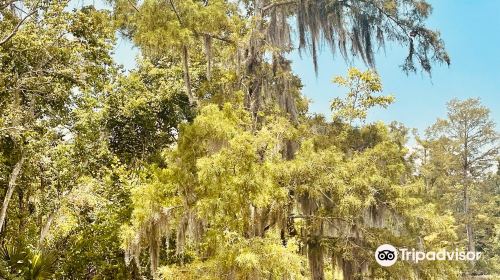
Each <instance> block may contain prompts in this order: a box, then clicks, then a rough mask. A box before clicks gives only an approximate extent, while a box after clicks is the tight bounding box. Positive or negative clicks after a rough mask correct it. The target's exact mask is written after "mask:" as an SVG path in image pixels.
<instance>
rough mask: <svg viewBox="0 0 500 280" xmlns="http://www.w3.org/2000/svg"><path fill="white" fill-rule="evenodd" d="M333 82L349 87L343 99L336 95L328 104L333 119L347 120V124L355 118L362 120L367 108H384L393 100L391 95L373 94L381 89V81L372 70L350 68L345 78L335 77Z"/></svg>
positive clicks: (364, 117)
mask: <svg viewBox="0 0 500 280" xmlns="http://www.w3.org/2000/svg"><path fill="white" fill-rule="evenodd" d="M333 82H334V83H335V84H337V85H339V86H342V87H347V88H348V89H349V92H348V93H347V96H346V97H345V98H344V99H341V98H339V97H336V98H334V99H333V101H332V103H331V105H330V107H331V109H332V111H333V118H334V120H338V121H347V122H348V123H349V124H351V123H352V121H354V120H356V119H359V120H361V121H364V120H365V119H366V114H367V111H368V109H370V108H372V107H375V106H382V107H384V108H386V107H387V106H389V104H391V103H392V102H394V97H393V96H373V94H374V93H379V92H381V91H382V83H381V82H380V77H379V76H378V75H377V74H376V73H375V72H373V71H372V70H367V71H365V72H361V71H359V70H358V69H356V68H350V69H349V72H348V74H347V77H346V78H344V77H340V76H339V77H335V78H334V79H333Z"/></svg>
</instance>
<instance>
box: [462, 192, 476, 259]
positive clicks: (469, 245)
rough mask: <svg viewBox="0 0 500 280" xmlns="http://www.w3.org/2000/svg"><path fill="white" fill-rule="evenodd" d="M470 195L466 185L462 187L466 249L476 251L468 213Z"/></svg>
mask: <svg viewBox="0 0 500 280" xmlns="http://www.w3.org/2000/svg"><path fill="white" fill-rule="evenodd" d="M469 204H470V197H469V192H468V187H467V186H465V187H464V214H465V230H466V233H467V249H468V250H469V251H471V252H474V251H476V248H475V244H474V232H473V229H472V224H471V219H470V214H469Z"/></svg>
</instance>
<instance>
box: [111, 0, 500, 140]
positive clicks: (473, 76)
mask: <svg viewBox="0 0 500 280" xmlns="http://www.w3.org/2000/svg"><path fill="white" fill-rule="evenodd" d="M429 2H430V3H431V4H432V6H433V13H432V15H431V16H430V17H429V19H428V21H427V25H428V27H430V28H432V29H437V30H439V31H440V32H441V35H442V38H443V39H444V41H445V44H446V49H447V51H448V54H449V55H450V57H451V66H450V67H448V66H446V65H441V66H440V65H433V71H432V77H429V75H427V74H426V73H418V72H417V73H416V74H410V75H408V76H407V75H406V74H405V73H403V72H402V71H401V68H400V67H399V66H400V65H401V64H402V63H403V61H404V58H405V56H406V54H407V48H406V47H405V46H399V45H389V44H388V45H387V47H386V51H385V53H384V51H383V50H381V51H380V52H379V53H377V55H376V69H377V72H378V73H379V75H380V76H381V78H382V83H383V87H384V94H392V95H394V96H395V98H396V101H395V103H394V104H392V105H391V106H389V107H388V108H387V109H373V110H371V111H370V112H369V114H368V121H378V120H382V121H384V122H391V121H394V120H397V121H399V122H402V123H404V124H405V125H406V126H407V127H410V128H417V129H418V130H419V131H423V130H424V129H425V128H426V127H428V126H430V125H432V124H433V123H434V122H435V120H436V119H437V118H438V117H441V118H443V117H446V103H447V102H448V101H449V100H451V99H453V98H458V99H466V98H471V97H474V98H475V97H479V98H480V99H481V101H482V103H483V104H484V105H485V106H487V107H488V108H490V110H491V117H492V119H493V120H494V121H495V122H496V123H497V125H498V124H500V53H499V50H500V30H499V28H500V1H497V0H430V1H429ZM324 49H325V50H324V51H323V52H322V53H321V54H320V55H319V58H318V61H319V68H318V69H319V70H318V75H317V76H316V75H315V74H314V68H313V63H312V59H311V57H310V55H308V54H306V53H302V56H299V54H298V52H294V53H292V54H290V56H289V58H290V59H291V60H292V61H293V64H292V69H293V70H294V72H295V73H296V74H297V75H298V76H299V77H300V78H301V79H302V83H303V84H304V88H303V94H304V95H305V96H306V97H307V98H308V99H309V100H310V101H311V104H310V107H309V110H310V112H312V113H320V114H324V115H325V116H328V117H329V116H330V115H331V114H330V110H329V104H330V101H331V100H332V99H333V98H334V97H337V96H340V97H341V96H343V95H344V94H345V89H342V88H339V87H336V86H334V85H333V84H332V83H331V80H332V78H333V77H334V76H338V75H345V74H346V73H347V69H348V68H349V67H350V66H356V67H358V68H360V69H362V70H365V69H367V67H366V66H364V65H363V64H362V63H360V62H354V64H353V65H349V64H348V63H346V62H345V61H344V60H343V59H342V58H341V57H340V55H336V56H335V57H333V56H332V54H331V53H330V52H329V50H328V48H327V47H326V46H325V48H324ZM137 53H138V50H137V49H136V48H134V47H133V46H132V44H131V43H130V42H128V41H127V40H126V39H123V38H120V39H119V40H118V42H117V46H116V51H115V54H114V57H115V60H116V61H117V62H118V63H120V64H123V65H124V67H125V69H131V68H133V67H134V65H135V56H136V55H137Z"/></svg>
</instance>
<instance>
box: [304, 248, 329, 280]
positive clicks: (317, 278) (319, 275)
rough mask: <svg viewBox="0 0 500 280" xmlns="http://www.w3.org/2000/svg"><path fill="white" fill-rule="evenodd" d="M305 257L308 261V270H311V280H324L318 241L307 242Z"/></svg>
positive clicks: (321, 251) (321, 250)
mask: <svg viewBox="0 0 500 280" xmlns="http://www.w3.org/2000/svg"><path fill="white" fill-rule="evenodd" d="M307 257H308V259H309V268H310V270H311V279H312V280H324V279H325V274H324V271H323V266H324V263H323V248H322V247H321V244H320V242H319V240H317V239H310V240H309V241H308V242H307Z"/></svg>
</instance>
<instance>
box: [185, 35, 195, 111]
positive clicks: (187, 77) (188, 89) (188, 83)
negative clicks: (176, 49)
mask: <svg viewBox="0 0 500 280" xmlns="http://www.w3.org/2000/svg"><path fill="white" fill-rule="evenodd" d="M182 66H183V69H184V84H185V85H186V92H187V95H188V97H189V102H190V103H194V102H195V101H196V100H195V98H194V96H193V92H192V90H191V77H190V75H189V54H188V49H187V46H186V45H184V46H182Z"/></svg>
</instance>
